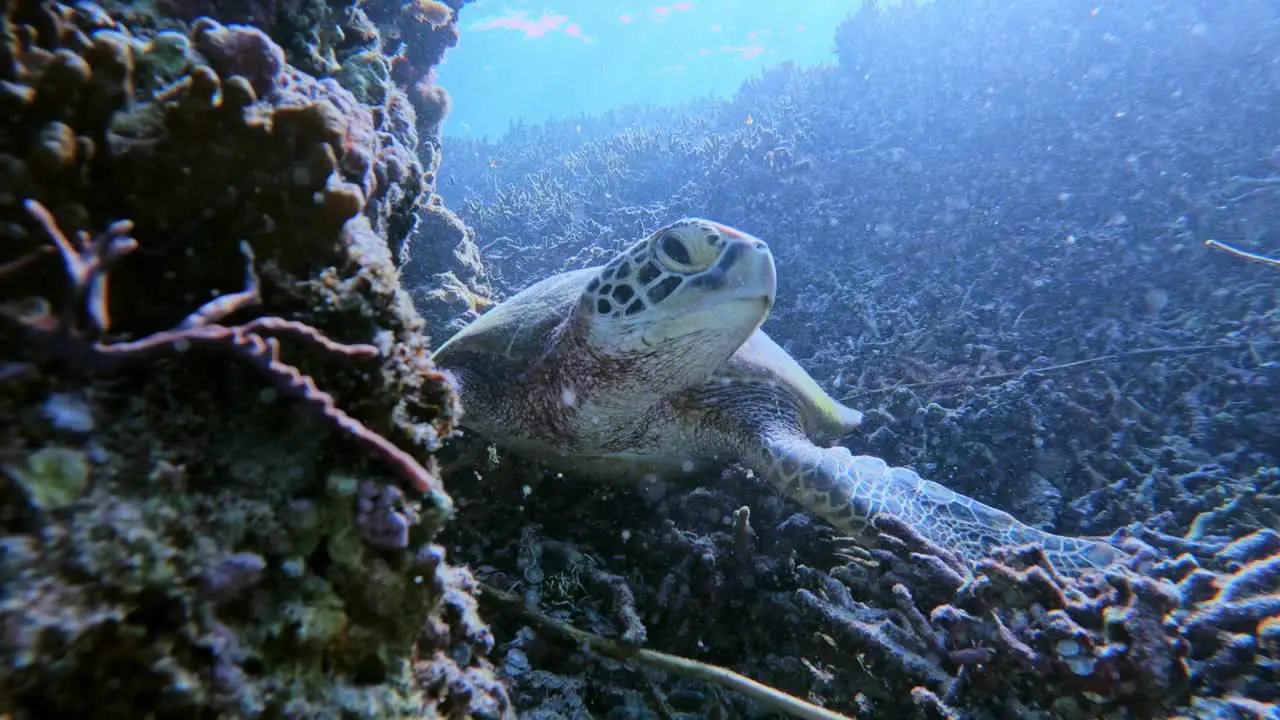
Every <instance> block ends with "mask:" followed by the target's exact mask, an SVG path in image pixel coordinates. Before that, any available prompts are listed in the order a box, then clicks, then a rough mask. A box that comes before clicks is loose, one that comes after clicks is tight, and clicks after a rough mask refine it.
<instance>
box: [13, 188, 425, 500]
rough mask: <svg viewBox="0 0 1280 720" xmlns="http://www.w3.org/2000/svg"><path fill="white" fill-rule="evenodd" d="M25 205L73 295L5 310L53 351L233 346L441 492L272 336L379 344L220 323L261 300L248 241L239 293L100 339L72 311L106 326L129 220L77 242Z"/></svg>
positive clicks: (110, 361) (282, 325) (135, 357)
mask: <svg viewBox="0 0 1280 720" xmlns="http://www.w3.org/2000/svg"><path fill="white" fill-rule="evenodd" d="M25 205H26V208H27V212H28V213H29V214H30V215H31V217H32V218H33V219H34V220H35V221H36V222H37V223H39V224H40V226H41V227H42V228H43V229H44V231H45V232H46V233H47V234H48V235H49V238H50V240H51V241H52V242H53V243H54V245H56V246H57V248H58V251H59V252H60V253H61V254H62V258H63V262H64V263H65V265H66V271H67V277H68V279H69V280H70V282H71V286H72V287H71V293H70V299H69V301H68V303H67V307H65V308H63V312H62V316H61V318H55V317H54V316H53V315H52V314H48V313H44V314H37V315H35V316H20V315H17V314H12V313H7V316H8V317H9V318H10V319H11V320H15V321H17V322H18V323H19V324H20V325H22V326H23V327H24V329H25V330H26V333H27V336H28V337H29V338H30V339H31V340H33V341H34V342H36V343H38V344H39V345H40V346H42V347H43V348H45V349H46V350H48V351H49V352H51V353H52V354H54V355H55V356H58V357H60V358H62V359H63V360H66V361H68V362H70V363H72V364H74V365H75V366H77V367H79V368H81V369H84V370H86V371H89V372H111V371H114V370H116V369H119V368H120V367H123V366H125V365H129V364H132V363H135V362H142V361H145V360H148V359H151V358H153V357H155V356H156V355H159V354H162V353H172V352H179V353H180V352H185V351H186V350H188V349H189V348H191V347H192V346H196V345H203V346H208V347H212V348H217V349H220V350H227V351H232V352H235V353H236V354H238V355H240V356H241V357H244V358H247V359H248V360H249V361H251V362H252V363H253V365H254V366H255V367H257V368H258V369H259V370H261V371H262V372H263V373H264V374H265V375H266V376H267V377H268V378H269V379H270V380H271V382H272V384H273V385H274V386H275V387H276V389H277V390H279V391H280V392H281V393H285V394H288V395H291V396H293V397H296V398H298V399H300V400H302V401H303V402H304V403H305V404H306V405H307V406H308V407H309V408H310V409H312V410H313V411H314V412H316V413H317V414H318V415H320V416H322V417H323V418H325V419H326V420H328V421H329V422H330V423H332V424H333V425H335V426H337V427H338V428H339V429H341V430H342V431H343V432H345V433H346V434H347V435H349V436H351V437H352V438H354V439H355V440H356V441H357V442H358V443H360V444H361V445H362V446H364V447H365V449H367V450H369V451H370V452H372V453H373V454H374V455H377V456H378V457H379V458H381V459H382V460H384V461H385V462H387V463H388V464H389V465H390V466H391V467H392V468H393V469H394V470H395V471H396V472H397V473H399V474H400V476H401V477H403V478H404V479H405V480H406V481H408V482H409V483H410V484H411V485H412V486H413V487H414V489H416V490H418V491H419V492H422V493H430V494H432V495H434V496H436V497H438V498H443V497H445V495H444V491H443V487H442V486H441V485H440V482H439V481H438V480H437V479H436V477H435V476H434V475H432V473H431V472H430V471H429V470H427V469H426V468H425V467H423V466H422V464H420V463H419V462H418V461H417V460H415V459H414V458H413V456H412V455H410V454H409V453H407V452H405V451H403V450H401V449H400V448H398V447H396V446H395V445H394V444H392V443H391V441H390V440H387V439H386V438H385V437H383V436H381V435H379V434H378V433H376V432H374V431H373V430H371V429H370V428H369V427H368V426H366V425H365V424H363V423H361V422H360V421H359V420H357V419H355V418H353V417H351V416H350V415H348V414H347V413H345V412H344V411H343V410H342V409H341V408H339V407H338V406H337V404H336V401H335V400H334V397H333V396H332V395H330V394H329V393H326V392H324V391H323V390H321V389H320V388H319V387H317V386H316V383H315V380H314V379H313V378H311V377H310V376H308V375H305V374H303V373H302V372H301V371H300V370H298V368H296V367H294V366H292V365H289V364H288V363H285V362H283V361H281V360H280V341H279V339H278V338H277V336H283V337H290V338H294V339H297V340H302V341H305V342H309V343H311V344H313V345H316V346H319V347H320V348H321V349H323V350H324V351H326V352H328V353H331V354H333V355H338V356H342V357H347V358H373V357H377V356H378V354H379V353H378V349H377V348H376V347H374V346H373V345H362V344H361V345H348V344H345V343H339V342H337V341H334V340H332V339H330V338H329V337H327V336H325V335H324V334H323V333H321V332H320V331H319V330H317V329H316V328H314V327H311V326H310V325H307V324H305V323H300V322H297V321H293V320H286V319H284V318H279V317H259V318H255V319H253V320H250V321H249V322H247V323H244V324H242V325H234V326H227V325H221V324H219V323H220V321H221V320H223V319H225V318H226V317H227V316H229V315H230V314H232V313H234V312H236V311H239V310H242V309H245V308H248V307H253V306H256V305H259V304H261V302H262V297H261V294H260V292H259V282H258V276H257V273H256V272H255V271H254V269H253V254H252V252H251V250H250V248H249V246H248V244H247V243H242V244H241V250H242V251H243V252H244V254H245V256H246V260H247V262H246V270H245V288H244V289H243V290H241V291H240V292H237V293H232V294H228V295H222V296H219V297H217V298H214V299H213V300H210V301H209V302H207V303H205V304H204V305H202V306H201V307H200V308H199V309H197V310H196V311H195V312H193V313H191V314H190V315H188V316H187V317H186V319H185V320H183V321H182V323H181V324H180V325H178V326H177V327H176V328H173V329H171V330H164V331H161V332H157V333H153V334H151V335H148V336H146V337H144V338H141V339H138V340H133V341H128V342H118V343H105V342H98V341H95V340H90V339H87V338H86V337H84V336H83V335H82V334H81V333H79V332H78V331H77V329H76V322H75V317H76V314H77V313H78V312H79V310H80V307H79V306H80V305H81V303H84V304H87V306H88V307H87V310H88V313H89V316H90V318H91V319H92V320H93V325H94V328H95V330H96V331H97V332H98V333H101V332H102V331H105V330H106V329H107V327H108V326H109V324H110V316H109V314H108V311H107V291H106V288H107V274H108V272H109V271H110V269H111V266H112V264H113V263H114V262H115V261H116V260H118V259H119V258H120V257H123V256H124V255H125V254H127V253H128V252H130V251H131V250H133V249H134V248H135V247H137V243H136V241H134V239H133V238H131V237H128V236H127V235H128V233H129V232H130V231H131V229H132V224H131V223H129V222H127V221H121V222H117V223H114V224H113V225H112V226H111V227H110V229H108V231H107V232H105V233H103V234H102V235H100V236H98V237H97V238H94V239H92V240H90V239H88V238H87V237H81V238H80V242H79V246H78V247H77V246H76V245H73V244H72V243H71V242H70V241H69V240H68V239H67V237H66V236H65V235H64V234H63V233H62V231H61V230H60V229H59V228H58V226H57V224H56V222H55V220H54V218H53V216H52V214H50V213H49V211H48V210H47V209H45V207H44V206H43V205H41V204H40V203H39V202H37V201H36V200H27V201H26V203H25ZM33 257H34V253H33ZM19 262H21V263H22V264H23V265H24V266H25V265H26V264H28V263H27V262H26V260H25V258H24V259H23V260H20V261H19Z"/></svg>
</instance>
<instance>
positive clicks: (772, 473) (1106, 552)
mask: <svg viewBox="0 0 1280 720" xmlns="http://www.w3.org/2000/svg"><path fill="white" fill-rule="evenodd" d="M755 455H756V457H755V458H754V462H752V463H750V464H751V465H753V466H754V467H753V470H755V471H756V472H758V473H759V474H760V475H761V476H763V477H765V478H767V479H768V481H769V482H770V483H771V484H772V485H774V486H775V487H776V488H778V489H779V490H781V491H782V492H783V493H784V494H785V495H786V496H787V497H789V498H791V499H792V500H795V501H796V502H798V503H800V504H801V505H803V506H804V507H806V508H808V509H809V510H810V511H811V512H813V513H815V514H816V515H818V516H820V517H822V518H823V519H824V520H826V521H827V522H829V523H831V524H832V525H834V526H835V527H836V528H837V529H839V530H840V531H842V532H846V533H849V534H851V535H854V536H862V535H865V534H866V533H868V532H872V530H871V519H872V518H873V517H875V516H876V515H878V514H881V513H886V514H891V515H896V516H898V517H899V518H901V519H902V520H903V521H905V522H906V523H907V524H909V525H911V527H912V528H914V529H915V530H916V531H917V532H919V533H920V534H921V535H923V536H924V537H926V538H928V539H929V540H932V541H933V542H935V543H937V544H939V545H941V546H942V547H945V548H948V549H950V550H952V551H954V552H956V553H957V554H959V555H960V556H961V557H963V558H965V559H966V560H968V561H970V562H974V561H977V560H980V559H982V558H984V557H988V556H989V555H990V554H991V551H992V550H994V549H996V548H1000V547H1014V546H1018V545H1025V544H1027V543H1039V544H1040V545H1042V546H1043V547H1044V549H1045V554H1046V556H1047V557H1048V559H1049V562H1050V563H1052V564H1053V566H1054V568H1055V569H1056V570H1058V571H1060V572H1066V573H1075V572H1080V571H1082V570H1091V569H1097V568H1102V567H1106V566H1107V565H1109V564H1111V563H1112V562H1113V561H1115V560H1116V559H1118V558H1119V557H1120V552H1119V550H1117V549H1116V548H1114V547H1112V546H1111V545H1108V544H1107V543H1105V542H1101V541H1098V540H1091V539H1087V538H1074V537H1064V536H1061V535H1053V534H1050V533H1046V532H1044V531H1041V530H1038V529H1036V528H1033V527H1031V526H1029V525H1025V524H1023V523H1021V522H1019V521H1018V520H1017V519H1015V518H1014V517H1013V516H1012V515H1010V514H1009V513H1007V512H1004V511H1002V510H997V509H995V508H993V507H990V506H988V505H983V504H982V503H980V502H978V501H977V500H974V499H972V498H969V497H965V496H964V495H960V494H958V493H956V492H954V491H952V490H948V489H947V488H945V487H943V486H942V485H939V484H938V483H936V482H932V481H930V480H925V479H924V478H922V477H920V475H919V474H917V473H916V472H915V471H914V470H911V469H908V468H902V467H890V466H889V465H888V463H886V462H885V461H884V460H881V459H880V458H877V457H872V456H870V455H854V454H853V453H851V452H850V451H849V450H848V449H847V448H844V447H831V448H822V447H818V446H816V445H814V444H813V443H811V442H809V440H808V439H806V438H803V437H797V436H793V435H789V434H784V435H781V436H779V437H772V438H768V439H765V440H764V441H763V442H762V443H761V447H760V449H759V451H758V452H757V453H756V454H755Z"/></svg>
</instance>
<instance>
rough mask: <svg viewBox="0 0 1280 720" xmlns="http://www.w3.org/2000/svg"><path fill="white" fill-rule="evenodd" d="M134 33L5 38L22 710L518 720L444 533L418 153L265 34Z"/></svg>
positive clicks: (16, 685)
mask: <svg viewBox="0 0 1280 720" xmlns="http://www.w3.org/2000/svg"><path fill="white" fill-rule="evenodd" d="M132 17H133V15H112V14H111V13H108V12H105V11H103V10H102V9H101V8H97V7H96V6H93V5H92V4H90V3H78V4H76V5H75V6H74V7H71V6H67V5H63V4H60V3H56V2H46V1H37V0H20V1H19V2H14V3H9V4H7V5H6V6H5V10H4V15H3V18H2V20H0V36H2V37H3V40H4V42H3V43H0V79H2V80H3V81H4V82H0V108H2V109H3V112H4V114H5V117H6V123H7V124H6V130H7V131H6V133H4V134H3V135H0V167H2V168H3V172H0V278H2V279H3V282H2V283H0V307H2V308H3V312H0V347H2V348H3V351H2V352H0V367H3V368H5V371H4V372H3V373H0V378H2V382H3V388H4V392H3V393H0V417H3V419H4V422H2V423H0V546H2V547H3V551H2V552H0V653H2V654H3V656H4V660H5V663H6V667H7V668H8V672H7V673H6V675H5V679H4V681H3V683H0V712H4V713H5V714H8V715H12V716H13V717H15V718H23V717H52V716H71V715H75V716H87V715H93V716H95V717H141V716H143V715H146V714H161V715H163V716H165V717H203V716H208V715H211V714H215V715H226V716H236V717H262V716H271V717H339V716H342V717H421V716H432V715H439V714H454V715H470V716H476V717H502V716H505V715H509V714H510V707H509V703H508V701H507V698H506V694H505V691H504V690H503V688H502V687H501V685H500V684H498V683H497V682H496V681H495V680H494V679H493V677H492V673H491V670H490V666H489V665H488V663H487V661H486V660H485V654H486V653H487V652H488V649H489V647H490V644H491V642H492V639H491V637H490V636H489V635H488V632H487V629H486V628H485V625H484V623H483V622H482V621H481V620H480V619H479V618H478V617H477V616H476V615H475V611H474V600H473V599H471V598H470V595H471V593H473V592H474V586H473V584H472V583H471V582H470V581H469V576H468V574H467V572H466V571H465V570H461V569H459V568H454V567H451V566H450V565H449V564H448V563H447V562H446V561H445V556H444V551H443V549H442V548H440V547H439V546H438V545H435V544H434V543H433V539H434V538H435V536H436V534H437V533H438V532H439V530H440V528H441V525H442V523H443V520H444V518H445V517H446V516H447V514H448V512H449V507H450V499H449V497H448V495H447V494H446V493H445V492H444V490H443V488H442V487H441V486H440V485H439V484H438V483H437V482H436V481H435V480H434V474H433V473H432V471H431V461H430V460H429V459H428V457H427V456H428V454H429V453H430V452H431V451H432V450H434V449H436V447H437V446H438V444H439V439H440V438H441V437H442V436H445V435H447V434H448V433H450V432H451V422H452V418H453V413H454V412H455V410H456V408H455V407H454V405H453V399H452V395H451V393H450V390H449V387H448V384H447V382H446V381H445V379H444V378H443V377H441V376H440V375H439V374H437V373H435V372H434V371H433V370H432V368H431V366H430V363H429V361H428V360H427V359H426V340H425V337H424V336H423V335H422V333H421V329H422V320H421V318H419V317H418V316H417V314H416V313H415V312H414V310H413V307H412V304H411V302H410V300H409V297H408V295H407V293H406V292H405V291H404V290H403V289H402V288H401V287H400V285H399V280H398V269H397V262H399V261H400V260H401V259H402V258H403V256H404V254H403V252H402V246H403V244H404V241H405V239H406V238H407V236H408V233H409V230H410V229H411V227H412V224H413V222H412V221H413V220H414V219H415V218H416V213H417V211H418V209H419V208H420V207H421V203H422V190H423V188H422V184H421V178H420V177H418V174H420V173H421V168H420V166H419V165H417V164H416V161H415V160H414V158H413V156H412V149H411V148H406V147H404V146H402V145H401V144H400V142H399V140H398V139H397V138H396V136H395V135H393V134H392V133H389V132H385V131H383V130H382V129H381V128H380V120H379V119H377V118H376V117H375V115H380V114H382V113H381V111H380V110H378V109H377V108H370V107H368V106H366V105H364V104H362V103H361V102H360V101H359V100H358V99H357V98H356V97H355V96H354V95H353V94H352V93H351V92H350V91H348V90H347V89H345V88H343V87H342V86H341V85H340V84H339V83H337V82H336V81H334V80H332V79H316V78H314V77H311V76H309V75H307V74H305V73H303V72H301V71H300V70H298V69H297V68H296V67H294V66H292V65H291V64H289V62H288V59H287V57H286V56H285V54H284V53H283V52H282V51H281V50H280V48H279V47H278V46H277V45H276V44H275V43H274V42H273V41H272V40H271V39H270V38H268V37H267V36H266V35H264V34H263V33H262V32H260V31H259V30H256V29H254V28H251V27H247V26H233V25H221V24H219V23H217V22H215V21H212V20H207V19H206V20H201V21H198V22H196V23H194V25H193V26H191V27H189V28H185V27H180V26H178V29H173V30H168V31H165V32H159V33H156V32H154V28H153V27H151V26H144V27H143V29H142V30H140V31H139V32H138V33H135V32H134V31H133V26H131V25H130V24H128V23H126V22H125V21H124V20H122V18H125V19H128V18H132ZM103 228H105V229H106V230H105V231H103V232H99V230H101V229H103ZM249 248H252V252H249V250H248V249H249ZM246 256H247V257H246ZM246 260H248V270H246ZM251 312H252V313H261V315H256V316H255V315H253V314H251ZM277 337H278V338H281V339H287V340H299V341H301V342H298V343H296V346H295V344H294V343H289V344H288V346H287V347H284V348H281V347H280V346H279V345H278V344H277V340H276V338H277ZM282 352H283V353H287V354H288V361H287V363H286V362H285V360H284V359H282V357H281V353H282ZM245 360H248V362H244V361H245ZM264 378H265V380H266V382H264ZM320 388H323V391H322V390H321V389H320ZM302 410H307V411H308V412H302ZM343 436H346V437H347V438H355V439H356V440H357V441H358V442H356V443H347V442H342V441H341V438H342V437H343ZM331 439H333V440H336V442H330V440H331ZM380 460H382V461H387V462H386V463H385V464H384V463H382V462H380ZM389 482H399V483H400V484H402V485H403V486H404V487H406V488H407V489H409V490H410V491H411V492H407V493H402V496H401V497H399V498H398V499H397V500H396V502H395V504H394V507H393V508H387V509H389V510H391V511H392V512H393V513H394V514H396V515H397V516H399V517H400V518H401V519H402V520H403V521H404V523H405V524H406V525H407V533H408V538H407V541H406V542H405V543H403V544H401V543H399V542H395V543H386V542H378V541H379V540H380V539H381V538H378V537H372V536H371V537H372V539H373V540H374V541H375V544H370V543H368V542H366V541H365V540H364V539H363V536H365V535H368V533H365V532H363V531H362V528H364V523H365V520H364V519H362V517H361V512H362V511H363V510H364V508H363V506H362V504H361V502H360V500H361V498H360V492H359V488H360V487H361V486H362V485H366V484H369V483H373V484H375V485H377V484H384V485H385V484H387V483H389Z"/></svg>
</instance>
